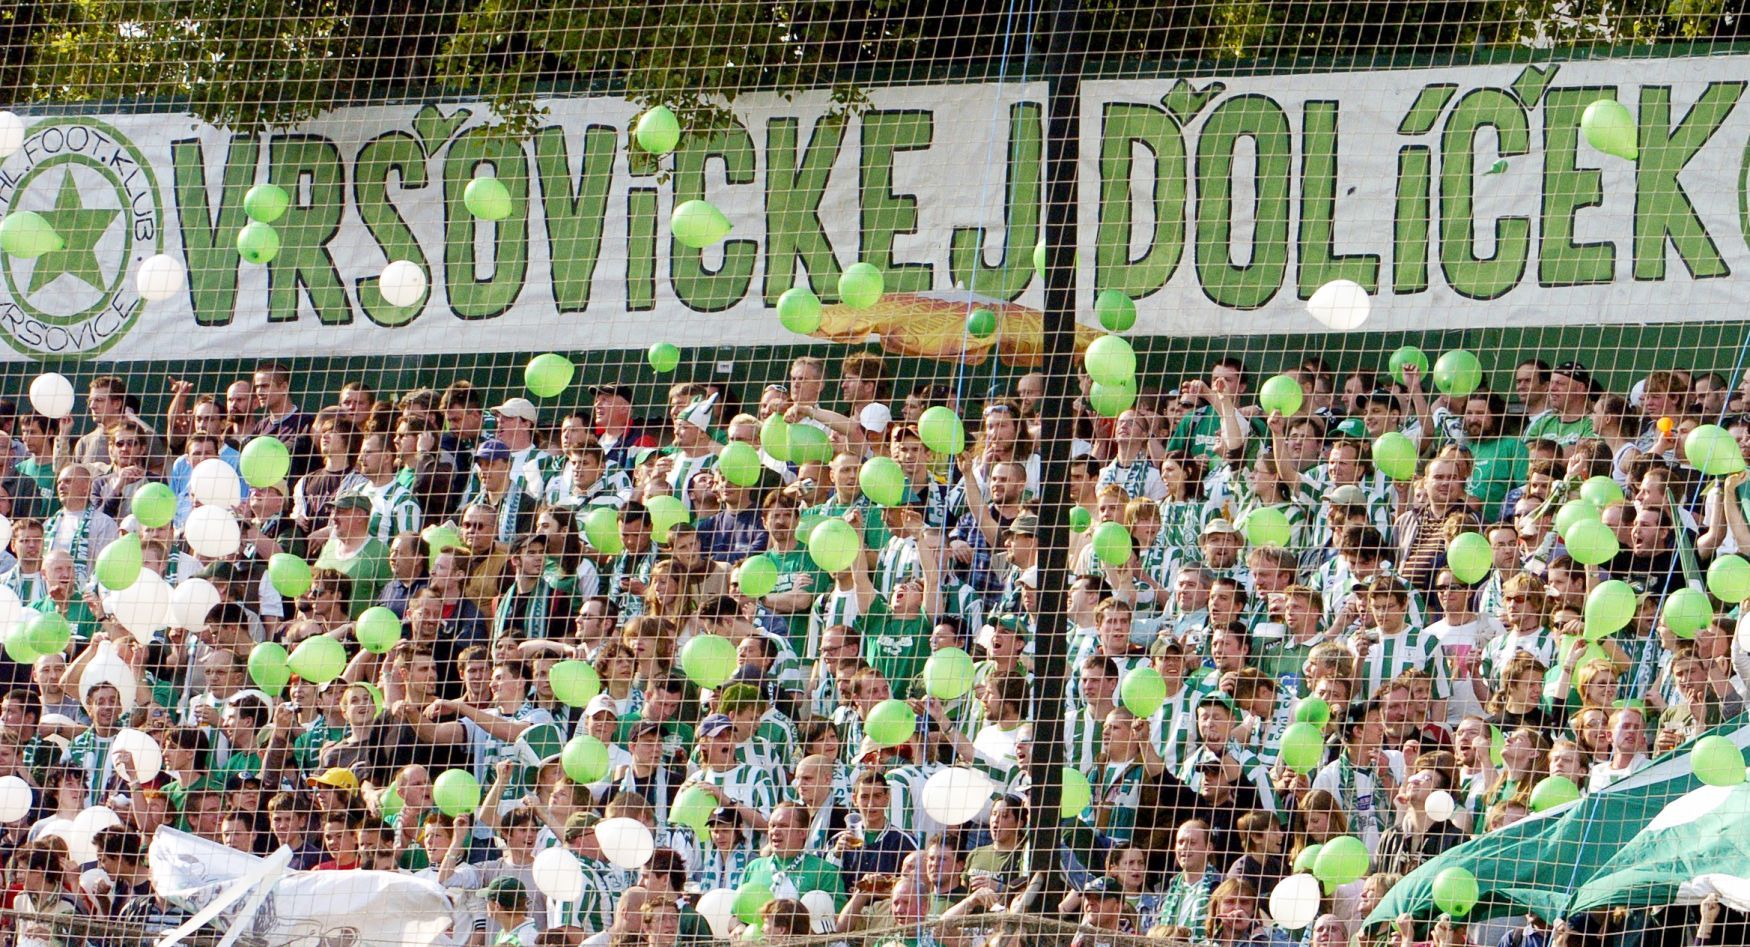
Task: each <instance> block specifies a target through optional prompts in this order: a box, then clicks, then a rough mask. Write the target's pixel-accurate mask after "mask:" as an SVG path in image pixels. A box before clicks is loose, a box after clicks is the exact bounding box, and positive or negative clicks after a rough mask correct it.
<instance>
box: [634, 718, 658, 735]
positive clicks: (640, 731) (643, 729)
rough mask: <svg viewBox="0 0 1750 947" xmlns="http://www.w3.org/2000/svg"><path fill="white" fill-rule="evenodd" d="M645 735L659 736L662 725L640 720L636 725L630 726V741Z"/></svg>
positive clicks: (652, 721) (656, 722)
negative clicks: (653, 734)
mask: <svg viewBox="0 0 1750 947" xmlns="http://www.w3.org/2000/svg"><path fill="white" fill-rule="evenodd" d="M646 733H655V734H661V733H662V724H661V723H659V722H658V721H655V720H640V721H638V722H637V723H634V724H632V729H631V731H630V733H629V737H630V739H633V740H636V739H638V738H639V737H641V736H643V735H645V734H646Z"/></svg>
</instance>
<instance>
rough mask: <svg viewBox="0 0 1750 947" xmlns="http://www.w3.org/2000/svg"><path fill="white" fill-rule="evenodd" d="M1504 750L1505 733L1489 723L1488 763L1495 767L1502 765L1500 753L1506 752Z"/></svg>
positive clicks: (1505, 746) (1505, 748) (1505, 742)
mask: <svg viewBox="0 0 1750 947" xmlns="http://www.w3.org/2000/svg"><path fill="white" fill-rule="evenodd" d="M1506 750H1507V734H1505V733H1503V732H1501V728H1500V727H1497V726H1495V725H1494V724H1489V763H1490V765H1493V766H1497V767H1499V766H1501V765H1503V764H1502V762H1501V754H1502V753H1504V752H1506Z"/></svg>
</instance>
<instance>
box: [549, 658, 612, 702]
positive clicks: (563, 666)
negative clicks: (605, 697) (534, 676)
mask: <svg viewBox="0 0 1750 947" xmlns="http://www.w3.org/2000/svg"><path fill="white" fill-rule="evenodd" d="M547 683H548V684H549V685H551V686H552V688H553V696H554V697H556V698H558V699H559V702H560V703H562V704H564V705H565V706H567V707H582V706H584V705H585V704H588V703H589V702H590V700H591V699H593V698H594V697H595V695H597V694H599V693H601V692H602V679H601V675H599V674H597V673H596V670H595V668H594V667H593V666H592V665H591V664H590V663H589V662H588V661H577V660H571V659H567V660H564V661H560V662H559V663H557V664H555V665H553V666H552V667H550V668H548V669H547Z"/></svg>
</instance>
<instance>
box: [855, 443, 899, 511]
mask: <svg viewBox="0 0 1750 947" xmlns="http://www.w3.org/2000/svg"><path fill="white" fill-rule="evenodd" d="M857 483H858V484H860V485H861V489H862V491H863V495H864V496H867V497H868V498H869V499H870V500H873V501H874V502H876V503H878V504H880V505H882V506H898V505H899V504H901V503H903V502H905V490H906V483H905V471H904V470H903V469H901V468H900V466H899V463H898V462H897V461H895V460H894V459H893V458H891V457H884V456H881V455H879V454H878V455H876V456H874V457H871V458H869V459H868V460H865V461H863V469H862V470H860V471H858V473H857Z"/></svg>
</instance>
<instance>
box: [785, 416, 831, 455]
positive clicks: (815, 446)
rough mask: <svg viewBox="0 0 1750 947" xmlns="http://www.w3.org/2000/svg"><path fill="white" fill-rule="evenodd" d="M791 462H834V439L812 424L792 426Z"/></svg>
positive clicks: (790, 442)
mask: <svg viewBox="0 0 1750 947" xmlns="http://www.w3.org/2000/svg"><path fill="white" fill-rule="evenodd" d="M789 435H790V439H789V448H790V461H791V463H797V464H824V463H826V462H827V461H829V460H832V454H833V450H832V438H831V436H829V435H828V434H827V433H826V432H825V431H823V430H821V429H820V428H817V427H815V426H814V425H812V424H792V425H790V431H789Z"/></svg>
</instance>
